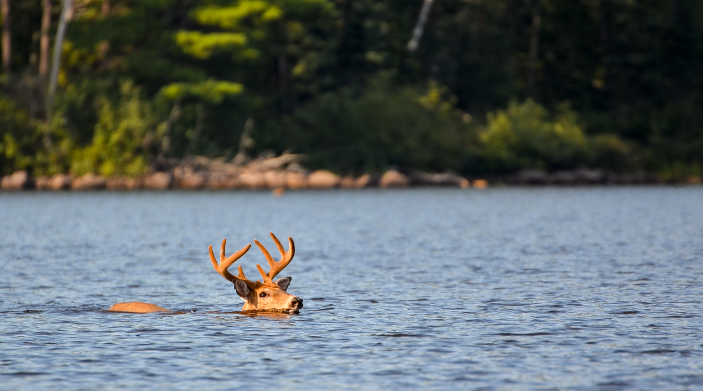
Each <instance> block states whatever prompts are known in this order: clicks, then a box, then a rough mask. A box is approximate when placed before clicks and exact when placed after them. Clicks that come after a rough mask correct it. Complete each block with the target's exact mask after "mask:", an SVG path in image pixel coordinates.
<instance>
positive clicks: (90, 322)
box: [0, 187, 703, 390]
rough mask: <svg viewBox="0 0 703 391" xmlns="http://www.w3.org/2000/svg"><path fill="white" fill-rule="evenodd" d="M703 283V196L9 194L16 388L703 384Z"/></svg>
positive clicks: (4, 355)
mask: <svg viewBox="0 0 703 391" xmlns="http://www.w3.org/2000/svg"><path fill="white" fill-rule="evenodd" d="M269 231H273V232H274V233H276V234H277V235H278V236H279V238H281V239H283V238H284V237H286V236H292V237H293V238H294V239H295V241H296V249H297V253H296V256H295V259H294V260H293V262H292V263H291V264H290V265H289V266H288V267H287V268H286V270H284V271H283V272H282V273H281V275H280V276H292V277H293V282H292V284H291V287H290V288H289V292H291V293H293V294H295V295H297V296H300V297H302V298H304V299H305V308H304V309H303V310H302V312H301V313H300V314H299V315H290V316H279V317H263V316H257V317H251V316H245V315H243V314H239V313H237V312H236V311H238V310H239V309H240V308H241V304H242V302H241V300H240V299H239V298H238V297H237V296H236V294H235V292H234V289H233V288H232V284H231V283H229V282H227V281H226V280H224V279H223V278H222V277H221V276H219V275H218V274H217V273H216V272H215V271H214V270H213V269H212V266H211V265H210V261H209V259H208V256H207V246H208V245H210V244H212V245H213V246H214V247H215V248H219V243H220V242H221V240H222V239H223V238H227V243H228V254H229V253H232V252H234V251H236V250H238V249H240V248H241V247H243V246H245V245H246V244H248V243H252V242H253V239H255V238H256V239H259V240H260V241H262V242H263V243H264V244H265V245H266V246H267V247H268V248H269V249H270V250H271V251H272V252H273V253H276V250H275V246H274V245H273V243H272V241H271V240H270V238H268V232H269ZM256 263H261V264H262V265H265V264H266V262H265V259H264V257H263V256H262V255H261V253H260V252H259V251H258V249H256V248H252V250H251V251H250V252H249V253H248V254H247V255H246V256H245V257H243V258H242V259H240V260H239V261H238V263H237V264H242V265H243V268H244V271H245V272H246V273H247V276H249V277H250V278H252V279H253V278H255V277H258V273H257V271H256V268H255V264H256ZM702 272H703V188H701V187H683V188H660V187H633V188H617V187H614V188H574V189H565V188H539V189H530V188H512V189H489V190H486V191H477V190H468V191H467V190H455V189H424V190H423V189H419V190H399V191H394V190H365V191H330V192H325V191H319V192H315V191H309V192H308V191H301V192H288V193H286V195H285V196H284V197H281V198H273V197H271V196H270V193H268V192H168V193H151V192H134V193H117V192H113V193H110V192H98V193H58V194H57V193H40V192H34V193H0V301H1V303H0V347H1V349H0V378H1V379H2V385H0V388H1V389H8V390H9V389H61V390H94V389H122V388H128V389H152V388H153V389H157V388H169V389H183V390H193V389H208V390H228V389H234V388H237V387H249V388H253V387H256V388H262V387H269V386H270V387H276V388H282V389H302V388H305V389H387V388H391V389H398V388H403V387H412V388H428V389H447V390H449V389H459V388H461V389H489V390H490V389H496V390H499V389H512V390H522V389H524V390H532V389H574V390H586V389H588V390H592V389H596V390H598V389H603V390H611V389H667V390H674V389H700V388H701V387H703V318H701V314H702V312H703V305H701V297H703V284H702V283H701V277H702V276H703V273H702ZM132 300H141V301H147V302H151V303H155V304H157V305H160V306H162V307H165V308H169V309H172V310H175V311H181V312H183V314H180V315H165V314H147V315H135V314H123V313H109V312H105V310H106V309H107V308H109V307H110V306H111V305H112V304H114V303H115V302H119V301H132Z"/></svg>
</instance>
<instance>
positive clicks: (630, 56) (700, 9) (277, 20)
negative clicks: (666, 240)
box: [0, 0, 703, 179]
mask: <svg viewBox="0 0 703 391" xmlns="http://www.w3.org/2000/svg"><path fill="white" fill-rule="evenodd" d="M1 46H2V78H1V93H0V175H7V174H10V173H12V172H15V171H17V170H28V171H29V172H30V174H31V175H45V176H50V175H54V174H57V173H70V174H71V175H74V176H80V175H83V174H86V173H95V174H99V175H103V176H117V175H120V176H126V177H139V176H141V175H144V174H145V173H147V172H148V171H150V170H154V166H155V164H157V162H159V161H176V162H177V161H182V160H183V159H187V158H188V157H192V156H206V157H209V158H221V159H223V160H224V161H231V160H232V159H233V158H234V157H235V156H236V155H237V154H238V153H240V156H242V155H248V156H251V157H256V156H258V155H260V154H261V153H262V152H265V151H270V152H273V154H274V155H278V154H281V153H284V152H291V153H298V154H304V156H305V160H304V164H305V166H307V167H309V168H312V169H317V168H323V169H327V170H331V171H333V172H335V173H337V174H340V175H360V174H363V173H374V172H381V171H383V170H385V169H387V168H388V167H393V166H398V167H408V168H412V169H415V170H424V171H435V172H437V171H447V170H451V171H454V172H457V173H459V174H461V175H465V176H477V175H503V174H508V173H512V172H516V171H518V170H521V169H541V170H546V171H555V170H569V169H575V168H584V167H587V168H591V169H600V170H604V171H606V172H617V173H625V172H648V173H652V174H655V175H657V176H658V177H660V178H665V179H667V178H669V179H670V178H689V177H696V176H698V177H700V175H701V174H702V173H703V154H702V153H701V151H703V110H701V108H702V107H703V89H702V88H701V87H702V84H703V66H702V65H703V3H701V2H700V1H698V0H658V1H657V0H649V1H643V0H434V1H432V0H424V1H423V0H412V1H408V0H402V1H401V0H355V1H350V0H207V1H194V0H73V1H70V0H64V1H63V2H61V1H58V0H2V45H1ZM270 152H269V153H270Z"/></svg>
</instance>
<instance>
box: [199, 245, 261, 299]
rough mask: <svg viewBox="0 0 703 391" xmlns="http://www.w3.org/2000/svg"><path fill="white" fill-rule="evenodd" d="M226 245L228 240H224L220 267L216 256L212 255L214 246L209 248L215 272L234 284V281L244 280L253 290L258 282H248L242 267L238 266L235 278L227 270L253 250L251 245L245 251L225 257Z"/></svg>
mask: <svg viewBox="0 0 703 391" xmlns="http://www.w3.org/2000/svg"><path fill="white" fill-rule="evenodd" d="M226 243H227V239H222V247H221V248H220V263H219V265H218V264H217V260H215V254H213V253H212V246H209V250H210V261H212V267H214V268H215V270H216V271H217V272H218V273H220V275H221V276H222V277H224V278H226V279H227V281H230V282H234V280H242V281H244V282H245V283H246V284H247V285H248V286H250V287H252V288H253V287H254V286H255V285H256V282H254V281H249V280H247V278H246V277H245V276H244V271H242V267H241V266H239V265H238V269H239V275H238V276H233V275H232V274H231V273H230V272H229V271H227V268H229V267H230V266H232V264H233V263H235V262H237V260H238V259H239V258H241V257H242V256H243V255H244V254H246V253H247V251H249V249H250V248H251V244H247V245H246V246H245V247H244V248H243V249H241V250H239V251H237V252H236V253H234V254H232V255H230V256H229V257H225V244H226Z"/></svg>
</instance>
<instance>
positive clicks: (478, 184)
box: [471, 179, 488, 189]
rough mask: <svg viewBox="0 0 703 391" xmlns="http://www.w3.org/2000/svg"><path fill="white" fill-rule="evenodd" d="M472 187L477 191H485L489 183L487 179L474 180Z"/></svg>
mask: <svg viewBox="0 0 703 391" xmlns="http://www.w3.org/2000/svg"><path fill="white" fill-rule="evenodd" d="M471 186H473V188H475V189H485V188H487V187H488V181H487V180H485V179H474V181H473V182H472V183H471Z"/></svg>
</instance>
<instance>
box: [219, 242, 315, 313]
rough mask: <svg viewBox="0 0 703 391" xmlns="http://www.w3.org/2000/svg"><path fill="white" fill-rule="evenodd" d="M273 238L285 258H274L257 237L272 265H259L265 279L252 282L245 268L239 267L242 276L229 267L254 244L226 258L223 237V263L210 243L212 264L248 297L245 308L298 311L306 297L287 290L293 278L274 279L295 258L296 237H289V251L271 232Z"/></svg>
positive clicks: (221, 252)
mask: <svg viewBox="0 0 703 391" xmlns="http://www.w3.org/2000/svg"><path fill="white" fill-rule="evenodd" d="M271 238H272V239H273V242H274V243H275V244H276V247H277V248H278V251H279V252H280V253H281V260H280V261H278V262H276V261H274V260H273V258H271V254H269V252H268V251H267V250H266V248H265V247H264V246H263V245H262V244H261V243H259V241H258V240H254V243H256V245H257V246H259V248H260V249H261V252H262V253H264V256H265V257H266V261H267V262H268V264H269V267H270V270H269V271H268V273H267V272H264V269H263V268H262V267H261V266H260V265H258V264H257V265H256V268H257V269H258V270H259V273H261V277H262V280H263V282H259V281H251V280H248V279H247V278H246V277H245V276H244V271H242V267H241V266H238V269H239V275H237V276H234V275H232V274H231V273H230V272H229V271H227V268H229V267H230V266H232V264H233V263H235V262H237V260H238V259H239V258H241V257H242V256H243V255H244V254H246V252H247V251H249V249H250V248H251V244H248V245H247V246H246V247H244V248H243V249H241V250H239V251H237V252H236V253H234V254H232V255H231V256H229V257H225V243H227V239H224V240H222V247H221V249H220V263H219V264H218V263H217V260H215V255H214V254H213V252H212V246H210V260H211V261H212V266H213V267H214V268H215V270H216V271H217V272H218V273H220V275H221V276H222V277H224V278H225V279H227V281H230V282H232V283H233V284H234V289H235V290H236V291H237V295H239V297H241V298H242V300H244V306H243V307H242V311H281V312H288V313H297V312H298V311H299V310H300V309H301V308H303V299H301V298H299V297H295V296H293V295H291V294H290V293H288V292H286V290H287V289H288V285H290V281H291V278H290V277H283V278H280V279H278V280H276V281H275V282H274V281H273V278H274V277H276V275H278V273H280V272H281V271H282V270H283V269H284V268H285V267H286V266H288V264H289V263H290V261H292V260H293V256H294V255H295V244H294V243H293V239H292V238H290V237H289V238H288V243H289V246H288V248H289V250H288V251H285V250H284V249H283V246H282V245H281V242H279V241H278V238H277V237H276V235H274V234H273V233H271Z"/></svg>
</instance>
